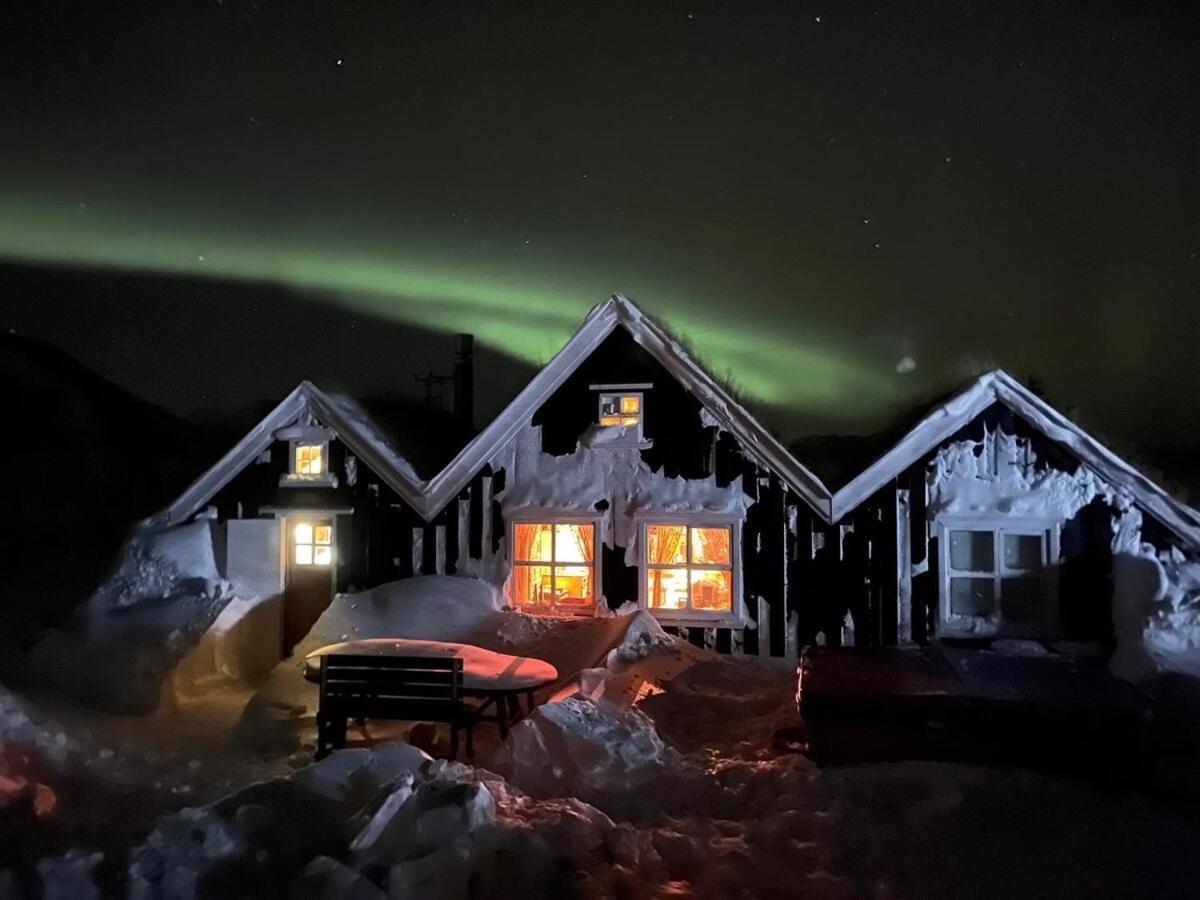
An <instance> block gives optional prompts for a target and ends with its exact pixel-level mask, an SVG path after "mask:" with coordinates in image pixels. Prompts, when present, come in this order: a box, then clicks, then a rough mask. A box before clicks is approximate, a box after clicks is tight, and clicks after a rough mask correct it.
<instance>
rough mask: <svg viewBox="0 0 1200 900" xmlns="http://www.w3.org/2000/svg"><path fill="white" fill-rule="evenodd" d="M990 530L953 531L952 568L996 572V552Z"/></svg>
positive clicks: (951, 539) (951, 544) (951, 545)
mask: <svg viewBox="0 0 1200 900" xmlns="http://www.w3.org/2000/svg"><path fill="white" fill-rule="evenodd" d="M992 542H993V535H992V532H990V531H951V532H950V568H952V569H958V570H959V571H960V572H994V571H995V570H996V554H995V548H994V547H993V545H992Z"/></svg>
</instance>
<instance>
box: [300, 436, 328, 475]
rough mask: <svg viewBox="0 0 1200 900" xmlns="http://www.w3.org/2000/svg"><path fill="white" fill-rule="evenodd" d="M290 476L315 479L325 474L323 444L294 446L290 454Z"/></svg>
mask: <svg viewBox="0 0 1200 900" xmlns="http://www.w3.org/2000/svg"><path fill="white" fill-rule="evenodd" d="M292 474H293V475H299V476H301V477H309V478H312V477H315V476H318V475H324V474H325V444H324V443H320V444H296V445H295V449H294V451H293V453H292Z"/></svg>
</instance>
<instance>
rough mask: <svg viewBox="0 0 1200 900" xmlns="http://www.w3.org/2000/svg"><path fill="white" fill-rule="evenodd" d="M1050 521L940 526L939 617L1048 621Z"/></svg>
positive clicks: (995, 623)
mask: <svg viewBox="0 0 1200 900" xmlns="http://www.w3.org/2000/svg"><path fill="white" fill-rule="evenodd" d="M1056 536H1057V532H1056V530H1055V528H1054V527H1049V528H1046V527H1041V526H1040V525H1026V526H1002V527H996V528H992V527H984V528H980V527H978V526H977V525H975V524H974V523H972V524H971V525H970V526H969V527H952V526H943V527H942V529H941V530H940V537H941V540H942V546H943V547H944V548H945V550H944V551H943V553H944V554H945V560H944V565H943V578H942V612H943V619H944V620H946V622H947V623H948V624H950V625H951V626H953V625H955V624H957V623H969V622H980V621H982V622H985V623H988V624H989V625H990V626H992V627H995V628H1001V627H1003V628H1005V629H1010V628H1013V629H1021V628H1024V627H1031V626H1039V625H1046V624H1049V621H1050V618H1051V617H1052V615H1053V610H1054V606H1055V596H1054V595H1055V590H1054V587H1055V586H1054V579H1053V572H1052V571H1051V569H1050V566H1049V560H1050V558H1051V551H1052V544H1053V543H1056Z"/></svg>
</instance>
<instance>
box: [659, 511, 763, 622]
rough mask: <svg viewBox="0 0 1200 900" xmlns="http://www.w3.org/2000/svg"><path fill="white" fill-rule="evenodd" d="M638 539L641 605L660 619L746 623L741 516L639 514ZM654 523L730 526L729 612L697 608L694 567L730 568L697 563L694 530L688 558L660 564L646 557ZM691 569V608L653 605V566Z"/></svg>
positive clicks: (702, 526) (689, 578) (696, 568)
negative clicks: (694, 603) (693, 594)
mask: <svg viewBox="0 0 1200 900" xmlns="http://www.w3.org/2000/svg"><path fill="white" fill-rule="evenodd" d="M636 522H637V540H638V608H639V609H644V610H646V611H647V612H649V613H650V614H651V615H652V616H654V617H655V618H656V619H659V620H661V621H663V622H666V623H667V624H670V625H682V626H696V627H709V628H711V627H714V626H715V627H729V628H741V627H744V625H745V624H746V604H745V599H744V598H743V597H742V524H743V520H742V519H740V518H733V517H730V516H728V515H723V514H719V513H714V514H709V515H705V514H703V513H683V514H679V513H676V514H670V513H666V514H655V513H648V514H646V515H640V516H637V517H636ZM651 525H684V526H687V527H688V528H689V529H691V528H728V529H730V532H731V534H730V544H729V566H728V571H729V572H730V592H731V594H732V596H731V597H730V601H731V602H730V608H729V610H728V611H727V612H716V611H708V610H697V609H693V608H692V605H691V603H692V597H691V575H690V573H691V571H692V570H693V569H695V570H697V571H720V572H724V571H726V567H725V566H721V565H713V564H704V563H701V564H699V565H693V564H692V563H691V558H692V539H691V533H690V531H689V534H688V536H687V538H686V541H685V543H686V546H687V562H686V563H684V564H683V565H682V566H680V565H679V564H673V565H672V564H657V563H651V562H649V561H648V560H647V559H646V556H647V551H648V549H649V546H650V544H649V541H648V539H647V537H648V534H649V527H650V526H651ZM679 568H685V569H687V571H688V573H689V576H688V608H687V609H655V608H653V607H651V606H650V597H649V589H648V587H647V582H648V581H649V577H650V575H649V573H650V570H651V569H679Z"/></svg>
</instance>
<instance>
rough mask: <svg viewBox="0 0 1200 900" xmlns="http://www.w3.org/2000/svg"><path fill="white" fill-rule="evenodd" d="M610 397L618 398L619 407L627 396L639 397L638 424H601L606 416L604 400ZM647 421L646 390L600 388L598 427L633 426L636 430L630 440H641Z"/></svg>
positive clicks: (597, 407)
mask: <svg viewBox="0 0 1200 900" xmlns="http://www.w3.org/2000/svg"><path fill="white" fill-rule="evenodd" d="M610 397H616V398H617V406H618V408H619V407H620V405H621V401H622V400H623V399H624V398H625V397H637V402H638V411H637V425H636V426H630V425H602V424H600V420H601V419H602V418H603V417H604V401H605V399H607V398H610ZM622 415H624V414H622ZM645 423H646V395H645V393H644V392H642V391H640V390H636V391H635V390H621V389H619V388H601V389H600V390H599V393H598V395H597V398H596V425H597V427H599V428H626V429H628V428H631V427H632V428H633V429H634V431H633V432H632V435H631V437H630V440H636V441H641V440H642V439H643V434H644V431H643V428H644V426H645Z"/></svg>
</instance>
